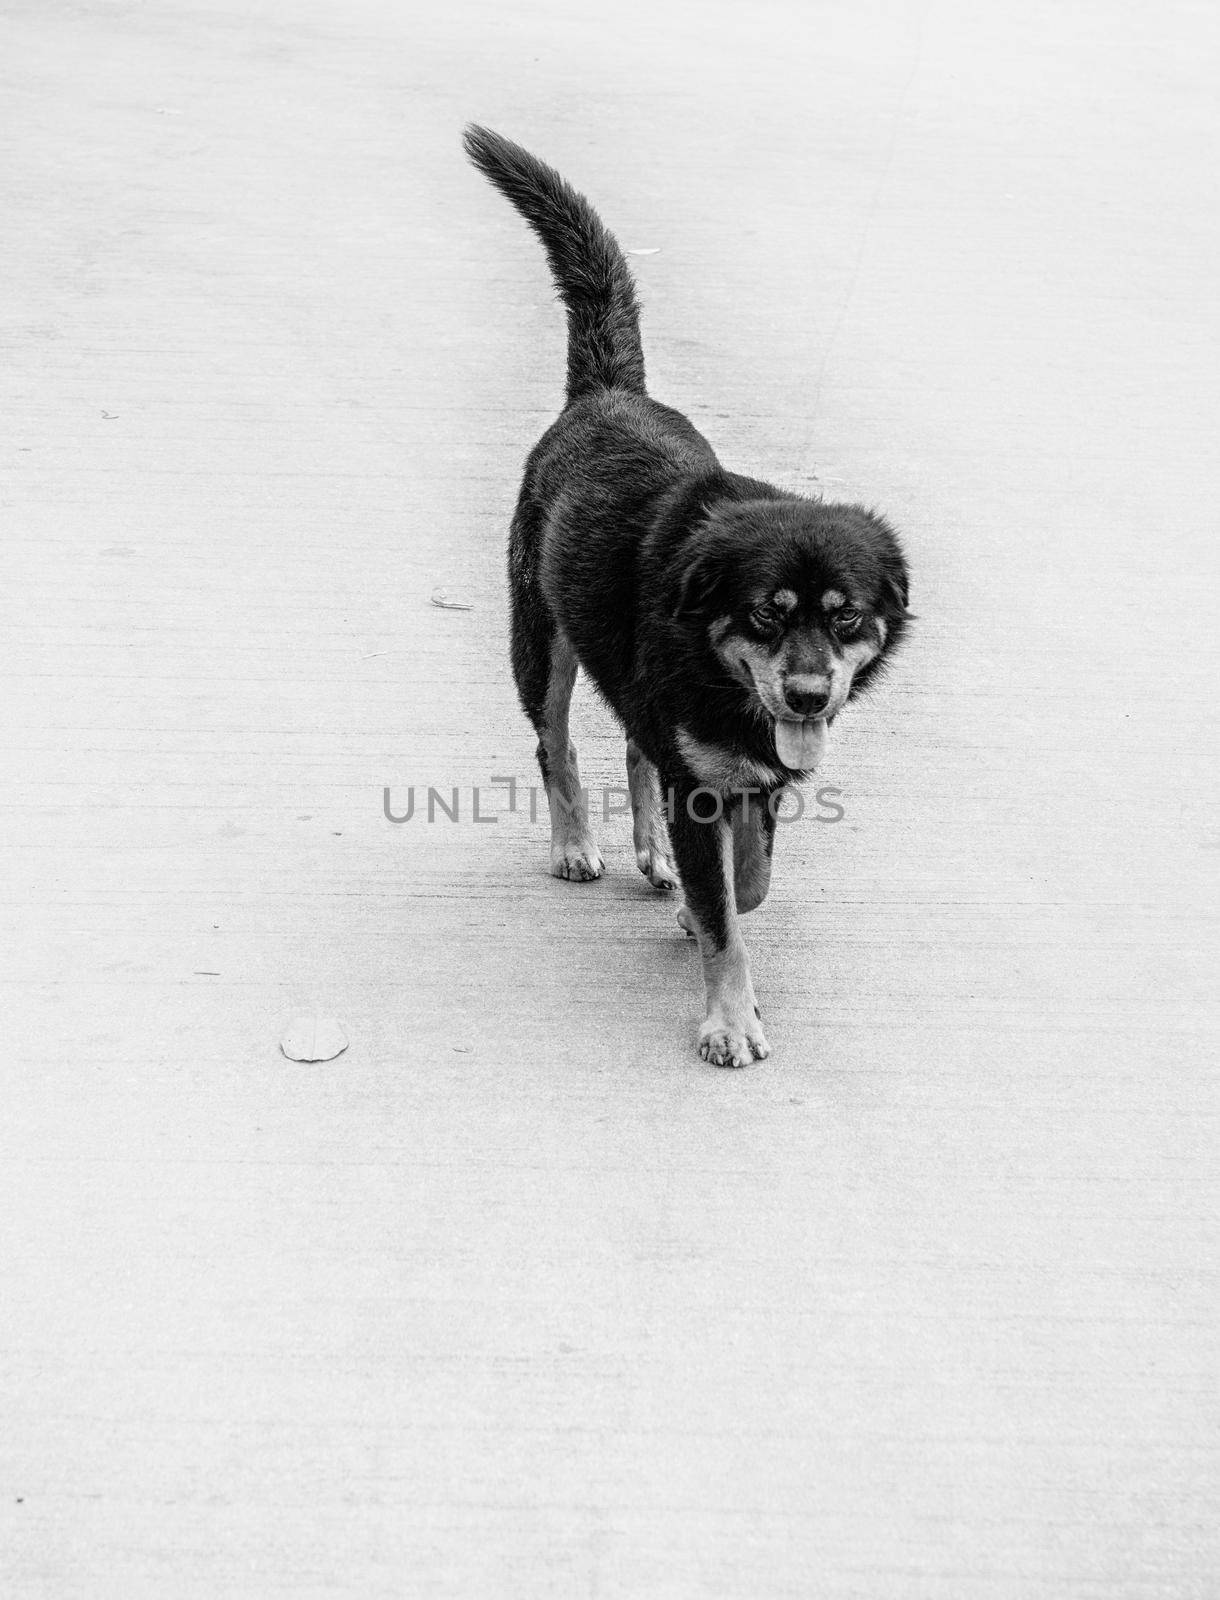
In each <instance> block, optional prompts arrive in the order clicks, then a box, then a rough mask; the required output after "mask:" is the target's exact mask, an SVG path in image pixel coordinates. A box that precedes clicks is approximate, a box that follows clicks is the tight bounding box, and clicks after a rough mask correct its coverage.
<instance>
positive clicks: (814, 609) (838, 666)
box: [673, 498, 909, 769]
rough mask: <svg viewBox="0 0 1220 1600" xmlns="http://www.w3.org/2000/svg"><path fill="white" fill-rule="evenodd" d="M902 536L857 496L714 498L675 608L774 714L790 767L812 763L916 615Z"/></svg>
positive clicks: (685, 566) (683, 569)
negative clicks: (854, 501) (845, 500)
mask: <svg viewBox="0 0 1220 1600" xmlns="http://www.w3.org/2000/svg"><path fill="white" fill-rule="evenodd" d="M907 598H908V594H907V570H906V563H905V562H904V560H903V557H902V551H901V549H900V548H899V545H898V541H897V539H896V538H895V537H894V534H893V532H892V531H891V530H890V528H889V527H888V526H887V525H886V523H885V522H884V521H883V520H882V518H880V517H878V516H875V515H874V514H872V513H871V512H868V511H865V510H864V509H863V508H861V507H859V506H850V505H829V504H823V503H819V502H816V501H806V500H797V499H787V498H785V499H776V500H763V499H759V500H747V501H743V502H738V503H731V502H730V503H722V504H720V505H716V506H714V507H713V508H712V509H711V510H710V511H709V512H708V513H707V516H706V518H705V520H704V521H703V523H702V524H701V526H700V527H699V528H698V529H697V530H696V531H695V533H694V534H693V535H692V536H691V537H690V539H689V540H688V541H687V542H686V544H685V546H684V549H683V554H682V558H681V564H680V570H679V571H678V572H677V573H676V585H675V593H674V595H673V601H674V616H675V618H676V619H677V620H679V622H680V623H682V624H683V625H684V626H687V627H690V628H693V629H698V630H702V631H703V633H704V636H705V639H706V644H707V648H708V649H709V650H710V651H711V652H712V654H713V655H714V656H715V657H716V658H717V659H718V661H719V662H720V664H721V665H722V666H723V668H724V669H725V671H726V672H727V673H728V674H729V675H730V677H732V678H733V679H735V680H736V682H738V683H739V684H740V685H741V687H742V689H743V690H744V691H745V694H746V696H747V704H748V706H749V707H750V708H751V709H753V710H755V711H756V712H758V713H759V714H761V715H763V716H765V717H766V718H768V719H769V720H770V721H771V723H772V724H773V725H774V726H773V732H774V737H775V743H776V749H777V751H778V754H779V757H780V760H781V761H782V762H783V764H784V765H785V766H786V767H791V768H793V769H800V768H802V767H808V766H813V765H815V763H816V757H817V755H818V754H819V753H820V749H821V742H822V738H823V736H824V733H825V726H826V723H827V722H828V721H829V720H830V719H831V718H832V717H834V716H835V715H836V714H837V713H838V712H839V711H841V710H842V708H843V706H844V705H845V704H846V703H847V701H848V699H849V698H850V697H851V695H852V694H853V693H855V692H857V691H858V690H859V689H860V688H862V687H863V685H864V684H865V683H867V682H868V680H869V678H870V677H872V676H873V675H874V674H875V673H876V671H877V670H878V668H879V667H880V665H881V662H882V660H883V658H884V657H885V655H886V654H887V653H888V652H889V651H890V650H892V649H893V648H894V646H895V645H896V644H897V643H898V640H899V638H900V637H901V635H902V631H903V629H904V627H905V625H906V623H907V621H908V617H909V613H908V611H907Z"/></svg>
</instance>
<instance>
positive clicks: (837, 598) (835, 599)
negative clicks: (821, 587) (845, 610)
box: [822, 589, 847, 611]
mask: <svg viewBox="0 0 1220 1600" xmlns="http://www.w3.org/2000/svg"><path fill="white" fill-rule="evenodd" d="M846 604H847V596H846V595H845V594H844V593H843V592H842V591H841V590H840V589H827V591H826V593H825V594H824V595H823V596H822V610H823V611H837V610H838V609H839V607H840V606H845V605H846Z"/></svg>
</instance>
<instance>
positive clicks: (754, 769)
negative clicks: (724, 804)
mask: <svg viewBox="0 0 1220 1600" xmlns="http://www.w3.org/2000/svg"><path fill="white" fill-rule="evenodd" d="M678 749H679V750H681V752H682V758H683V760H684V761H685V762H686V764H687V766H688V767H689V768H690V769H691V771H692V772H693V773H694V774H695V776H696V777H697V778H698V779H699V781H700V783H704V784H706V785H707V787H708V788H709V789H714V790H715V791H716V793H717V794H723V795H727V794H731V793H732V791H733V790H734V789H759V788H763V787H764V786H767V785H770V784H773V783H774V782H775V778H776V771H775V769H774V768H772V767H766V766H764V765H763V764H762V763H761V762H760V761H754V760H752V759H751V757H749V756H743V755H741V754H740V752H739V751H736V750H729V749H727V748H726V747H725V746H724V745H719V744H705V743H704V741H703V740H702V739H696V738H695V736H694V734H692V733H688V732H687V731H686V729H685V728H679V729H678Z"/></svg>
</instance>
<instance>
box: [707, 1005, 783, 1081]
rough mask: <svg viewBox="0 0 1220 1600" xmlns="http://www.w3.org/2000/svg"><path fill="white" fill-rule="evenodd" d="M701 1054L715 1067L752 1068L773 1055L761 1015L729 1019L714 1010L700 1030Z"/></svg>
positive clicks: (731, 1017)
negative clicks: (759, 1016) (756, 1062)
mask: <svg viewBox="0 0 1220 1600" xmlns="http://www.w3.org/2000/svg"><path fill="white" fill-rule="evenodd" d="M699 1054H700V1055H701V1056H702V1057H703V1059H704V1060H705V1061H710V1062H711V1064H712V1066H714V1067H748V1066H749V1065H750V1063H751V1061H765V1060H766V1058H767V1057H768V1056H769V1055H770V1054H771V1046H770V1045H769V1044H768V1043H767V1038H766V1035H765V1034H764V1033H763V1031H762V1023H761V1022H760V1021H759V1020H758V1018H757V1016H750V1017H741V1016H736V1015H731V1016H726V1015H725V1013H724V1012H722V1011H720V1010H716V1011H713V1013H712V1014H711V1016H710V1017H708V1019H707V1021H706V1022H705V1023H704V1024H703V1026H702V1028H700V1030H699Z"/></svg>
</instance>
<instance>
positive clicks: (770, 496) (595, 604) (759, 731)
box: [465, 127, 907, 1058]
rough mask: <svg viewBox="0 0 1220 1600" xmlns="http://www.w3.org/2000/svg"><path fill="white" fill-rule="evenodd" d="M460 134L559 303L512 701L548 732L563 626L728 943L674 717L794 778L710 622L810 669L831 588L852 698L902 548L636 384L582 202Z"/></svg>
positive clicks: (623, 309) (513, 583) (529, 507)
mask: <svg viewBox="0 0 1220 1600" xmlns="http://www.w3.org/2000/svg"><path fill="white" fill-rule="evenodd" d="M465 143H466V149H467V152H468V153H469V155H470V158H471V160H472V161H473V162H474V163H475V165H476V166H477V167H479V169H480V170H481V171H482V172H483V173H485V174H486V176H487V177H488V178H489V179H490V180H491V181H492V183H494V184H495V185H496V187H497V188H499V189H500V190H501V191H502V192H503V193H504V194H505V195H506V196H507V197H508V199H509V200H511V201H512V203H513V204H514V205H515V206H516V207H517V209H518V210H519V211H520V212H521V213H522V215H523V216H524V217H525V219H526V220H527V221H528V223H529V224H530V226H531V227H532V228H533V230H534V232H535V233H536V234H537V235H538V237H539V239H540V240H541V241H542V244H543V246H544V248H545V250H546V253H547V257H548V260H549V262H550V266H551V270H552V272H553V274H554V278H555V282H556V285H557V287H558V290H559V293H560V296H561V297H562V299H563V302H564V304H565V306H566V307H567V315H568V331H569V344H568V382H567V404H566V405H565V406H564V409H563V412H562V414H561V415H560V417H559V419H558V420H557V421H556V422H555V423H554V424H553V425H552V427H550V428H549V429H548V430H547V432H546V433H545V434H544V435H543V437H542V439H541V440H540V441H539V443H538V444H537V446H536V447H535V448H534V450H533V452H532V453H531V455H530V457H529V460H528V462H527V465H526V469H525V476H524V481H523V483H522V486H521V493H520V498H519V501H518V505H517V510H516V515H515V517H514V520H513V526H512V533H511V537H510V547H509V575H510V587H511V595H512V656H513V669H514V673H515V675H516V681H517V686H518V690H519V693H520V697H521V703H522V705H523V707H524V709H525V712H526V714H527V716H529V718H530V719H531V721H532V722H533V723H534V724H535V726H536V727H537V728H538V730H539V734H540V737H542V738H543V740H544V743H545V739H546V726H545V725H546V708H545V703H546V699H547V690H548V683H549V681H550V674H551V662H552V650H553V648H555V647H556V639H557V630H562V633H563V635H566V638H567V640H569V641H570V642H571V646H572V647H573V649H574V650H575V654H576V656H577V658H578V659H579V662H580V664H581V666H583V667H584V669H585V671H586V672H587V673H588V675H589V676H590V677H591V678H592V680H593V682H594V683H595V684H596V686H597V688H598V690H599V691H600V693H601V694H602V696H603V697H604V698H605V700H606V701H607V703H608V704H609V705H610V706H611V708H612V709H613V710H614V712H615V713H616V714H617V716H618V718H619V720H620V721H621V722H622V724H623V727H624V729H625V730H626V732H627V734H628V736H629V737H630V738H631V739H633V740H635V742H636V744H637V745H638V746H639V748H640V749H641V750H642V751H643V753H644V755H645V756H647V757H648V758H649V759H650V760H651V761H652V762H653V763H655V765H656V767H657V769H658V771H659V774H660V777H661V782H662V785H663V786H664V787H668V786H671V785H672V786H673V788H674V790H675V791H676V806H675V810H674V816H673V819H672V821H671V823H670V834H671V838H672V842H673V846H674V851H675V855H676V857H677V862H678V868H679V871H680V873H681V877H682V883H683V888H684V890H685V892H686V896H687V901H688V904H689V906H690V908H691V910H692V911H693V912H694V914H695V917H696V919H697V921H698V923H699V924H700V928H701V930H702V934H703V936H704V938H705V941H706V943H707V945H708V948H710V949H711V950H713V951H715V950H721V949H723V948H724V946H725V943H726V940H728V939H729V938H730V936H731V935H732V933H733V929H732V928H730V926H729V923H730V921H731V917H730V911H729V904H728V895H729V894H730V893H731V885H730V886H726V880H725V873H724V867H723V862H722V859H721V856H720V853H719V852H720V845H719V843H718V842H717V830H716V829H714V828H711V827H708V826H704V825H701V824H698V823H695V822H692V821H690V819H689V817H688V816H687V814H686V804H685V800H686V797H687V796H688V795H689V794H690V793H691V792H692V791H693V790H695V789H697V788H698V787H699V786H700V784H701V781H702V780H701V776H700V773H699V772H697V771H695V770H693V768H692V766H691V765H690V764H688V761H687V760H686V758H685V756H684V754H683V749H682V746H681V744H680V741H679V730H684V732H685V734H686V735H688V736H691V737H693V738H695V739H697V740H699V741H701V742H702V743H704V744H706V745H714V746H716V747H717V748H719V749H721V750H724V751H727V752H730V753H733V754H735V755H738V756H740V757H744V758H748V759H749V761H751V762H753V763H755V764H756V765H757V767H758V769H760V770H761V771H763V772H765V773H766V774H769V777H768V778H767V781H766V784H765V785H764V788H765V790H766V791H768V792H770V791H773V790H775V789H777V788H779V787H781V786H782V785H783V784H784V783H785V782H787V781H789V780H790V779H791V778H792V776H793V774H792V773H789V772H787V771H786V769H785V768H784V767H783V765H782V763H781V761H780V759H779V757H778V755H777V750H776V743H775V734H774V729H775V723H774V720H773V718H772V717H770V716H769V715H768V714H767V712H766V711H765V710H764V708H763V706H762V704H761V702H760V699H759V696H758V695H757V694H751V692H750V691H749V690H748V689H747V688H746V687H743V683H742V681H740V677H739V676H735V675H734V671H735V667H734V664H733V663H732V662H731V661H730V662H729V664H727V665H726V658H725V655H724V653H723V650H722V651H721V653H718V651H717V648H716V646H715V641H714V637H713V634H714V631H715V630H714V629H713V627H712V625H713V624H714V623H716V622H717V620H718V619H719V626H720V627H721V629H723V628H724V626H725V623H724V620H723V619H726V618H727V619H731V622H732V627H733V629H735V630H739V632H740V637H741V638H742V639H743V640H746V641H753V644H752V646H751V647H752V648H754V649H756V650H759V651H763V652H765V653H770V654H773V655H774V659H776V660H777V661H779V660H780V659H781V656H782V659H783V661H784V663H786V666H787V667H789V668H791V670H792V671H793V672H801V671H813V670H814V669H815V667H816V664H817V663H819V662H821V663H822V664H823V665H825V663H827V662H829V661H831V659H832V657H833V658H834V659H838V657H839V656H841V654H842V650H843V636H842V634H841V632H840V633H836V632H835V630H834V627H833V626H832V622H831V621H830V620H828V618H827V617H825V616H823V615H822V613H821V611H820V609H819V603H818V597H820V596H821V595H823V594H824V593H825V592H826V591H827V590H830V589H837V590H840V591H842V592H843V593H844V594H845V595H850V596H851V597H852V598H853V603H857V602H858V607H859V609H860V610H861V611H862V612H864V615H865V618H866V621H865V623H864V624H862V626H864V627H865V628H866V629H872V630H873V636H874V637H875V638H877V639H879V640H880V641H881V644H882V648H881V649H880V652H879V654H878V655H877V657H876V659H875V660H873V661H872V662H870V663H868V664H866V665H865V666H864V667H863V668H861V669H860V670H859V671H858V672H857V674H856V678H855V681H854V683H853V684H852V687H851V693H852V694H853V695H854V694H856V693H858V692H859V690H860V689H861V688H863V687H864V686H865V685H866V684H867V683H868V682H869V681H870V680H871V679H873V678H874V677H875V675H876V674H877V672H879V671H880V670H881V667H882V664H883V662H884V659H885V657H886V656H887V655H888V654H889V653H890V652H891V651H892V650H893V648H894V647H895V646H896V645H897V644H898V642H899V640H900V638H901V636H902V633H903V629H904V626H905V624H906V620H907V610H906V606H907V575H906V566H905V563H904V560H903V556H902V552H901V550H900V548H899V545H898V541H897V540H896V538H895V537H894V534H893V532H892V531H891V529H890V528H889V527H888V526H887V524H886V523H885V522H884V520H883V519H882V518H880V517H878V516H875V515H873V514H872V513H870V512H868V511H865V510H863V509H862V508H860V507H858V506H852V505H832V504H827V503H825V502H822V501H815V500H809V499H805V498H803V497H800V496H797V495H793V494H789V493H786V492H784V491H781V490H779V489H776V488H774V487H772V486H771V485H770V484H766V483H761V482H758V481H756V480H754V479H752V478H747V477H742V476H741V475H739V474H737V473H734V472H729V471H727V470H726V469H725V468H724V467H722V466H721V464H720V462H719V461H718V460H717V458H716V455H715V453H714V452H713V450H712V447H711V445H710V444H708V442H707V440H706V439H704V438H703V436H702V435H701V434H700V433H699V432H698V431H697V430H696V429H695V428H694V427H693V426H692V425H691V423H690V422H689V421H688V420H687V419H686V418H685V417H684V416H683V415H682V414H681V413H680V412H677V411H674V410H672V409H671V408H670V407H668V406H664V405H660V404H658V402H657V401H655V400H653V399H651V398H650V397H649V396H648V395H647V394H646V393H645V390H644V360H643V352H642V347H641V343H640V334H639V322H638V311H637V304H636V298H635V290H634V287H633V285H632V281H631V277H630V274H629V271H628V268H627V264H626V262H625V260H624V258H623V255H622V252H621V251H620V249H619V247H618V245H617V243H616V242H615V240H614V238H613V237H612V235H611V234H610V233H608V232H607V230H606V229H605V228H604V227H603V226H602V224H601V222H600V221H599V219H598V217H597V215H596V213H595V212H594V211H593V209H592V207H591V206H590V205H589V204H588V202H587V201H586V200H585V199H584V198H583V197H582V196H581V195H579V194H577V193H576V191H575V190H573V189H572V188H571V187H570V186H569V185H568V184H567V183H566V182H565V181H564V180H563V179H562V178H561V177H560V176H559V174H558V173H556V172H554V171H553V170H552V169H551V168H550V167H548V166H546V165H544V164H543V163H542V162H541V161H539V160H537V159H536V158H535V157H534V156H532V155H530V154H529V153H528V152H527V151H525V150H523V149H522V148H521V147H520V146H519V145H516V144H513V143H511V142H510V141H509V140H507V139H504V138H502V137H500V136H499V135H498V134H495V133H491V132H489V131H488V130H486V129H484V128H479V127H471V128H469V129H467V132H466V136H465ZM783 590H787V591H791V592H792V593H793V594H794V595H795V596H797V598H798V604H797V606H796V608H795V609H794V610H793V611H791V613H790V614H789V615H788V616H787V617H786V618H785V619H784V621H783V624H782V626H781V627H780V628H779V629H778V631H774V630H770V629H768V628H762V627H760V626H758V625H757V623H756V621H754V620H752V619H753V618H755V617H756V607H757V603H758V599H759V597H760V596H765V595H768V594H772V593H774V592H775V591H783ZM878 620H879V621H880V624H881V626H880V627H878V626H877V622H878ZM732 637H737V633H736V632H734V633H733V634H732ZM743 648H745V647H744V646H743ZM785 652H786V654H785ZM836 652H838V656H836V654H835V653H836ZM730 655H731V650H730ZM741 665H743V666H744V665H745V662H744V660H743V661H742V663H741ZM747 670H748V669H747ZM540 749H541V746H540ZM573 762H574V752H573ZM544 777H547V778H548V781H549V774H548V773H547V771H546V768H545V765H544ZM764 798H765V794H764ZM739 803H740V801H730V804H739ZM755 803H757V802H755ZM764 831H765V848H766V851H767V852H768V856H769V851H770V844H771V836H772V834H771V830H770V829H769V828H768V829H766V830H764ZM764 892H765V891H764ZM746 909H748V907H746ZM709 983H710V980H709ZM747 1058H748V1057H747Z"/></svg>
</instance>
